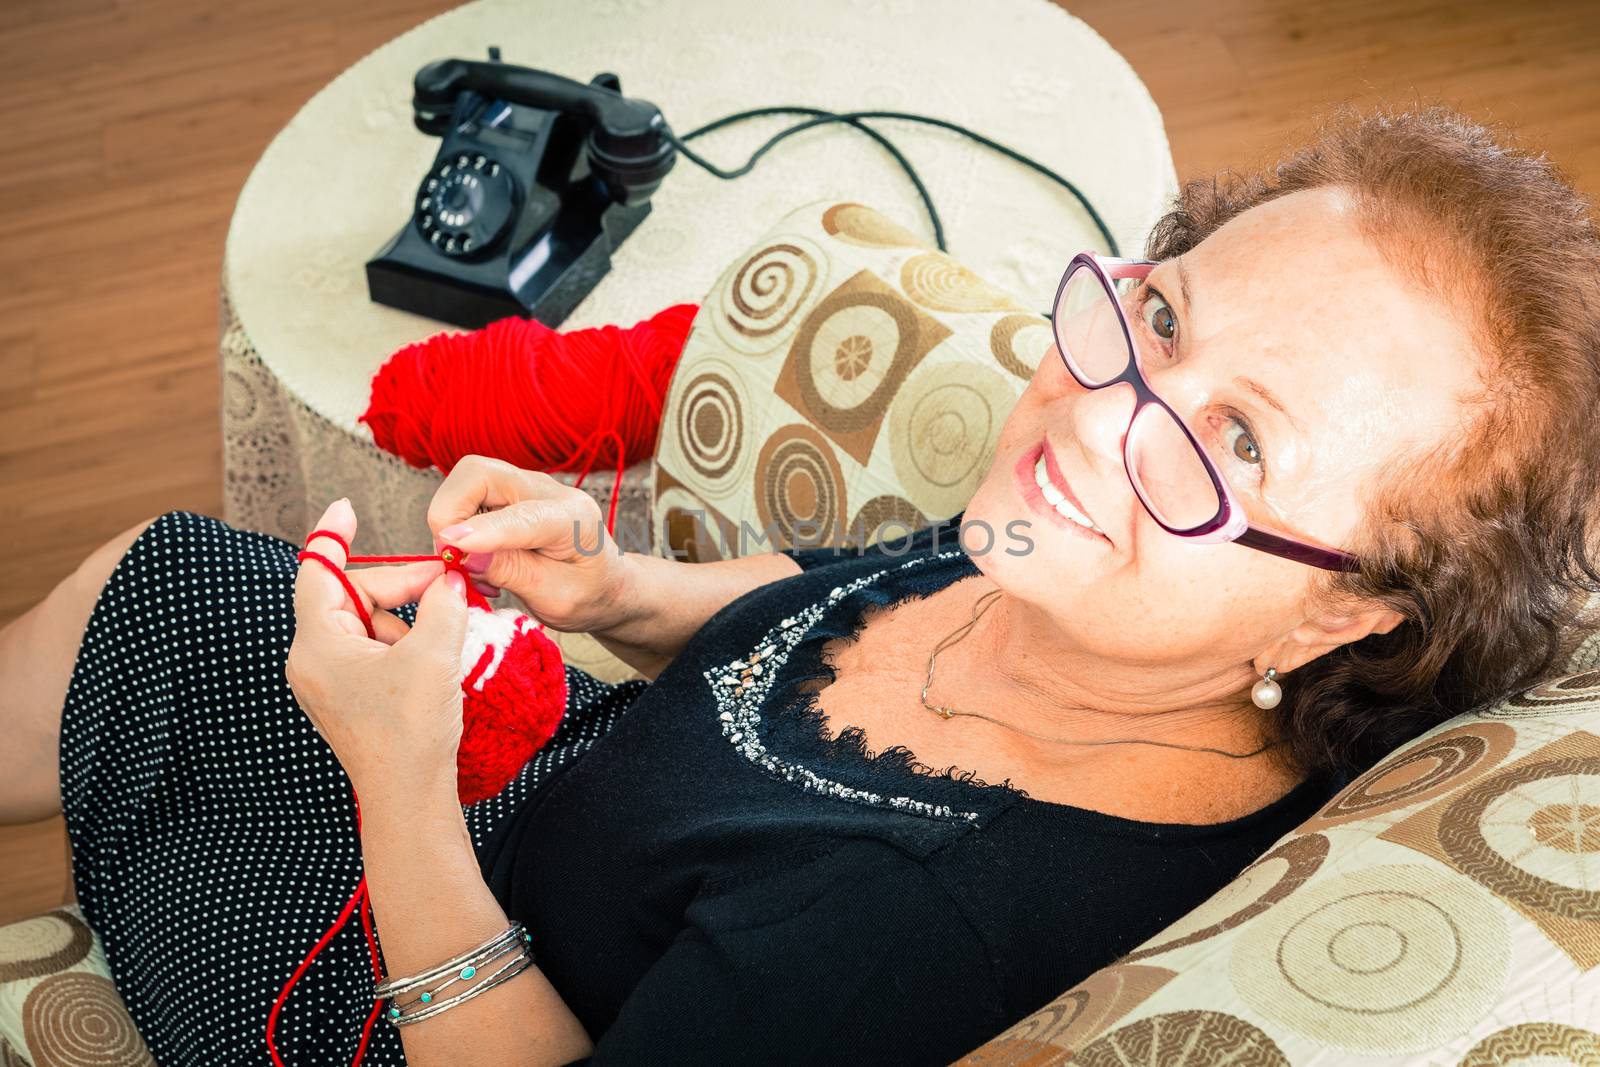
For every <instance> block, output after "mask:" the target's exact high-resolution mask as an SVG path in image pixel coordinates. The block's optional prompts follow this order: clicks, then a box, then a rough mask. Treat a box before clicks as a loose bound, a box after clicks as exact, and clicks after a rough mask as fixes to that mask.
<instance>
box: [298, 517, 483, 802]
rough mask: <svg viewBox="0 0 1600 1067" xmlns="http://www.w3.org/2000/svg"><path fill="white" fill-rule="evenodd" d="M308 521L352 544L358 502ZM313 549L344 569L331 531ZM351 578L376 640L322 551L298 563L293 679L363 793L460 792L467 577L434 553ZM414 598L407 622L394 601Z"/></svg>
mask: <svg viewBox="0 0 1600 1067" xmlns="http://www.w3.org/2000/svg"><path fill="white" fill-rule="evenodd" d="M313 529H323V530H332V531H333V532H335V533H337V534H339V535H340V536H342V537H343V538H344V539H345V541H346V542H347V543H354V540H355V533H356V516H355V511H354V510H353V509H352V508H351V507H350V504H349V501H346V500H340V501H335V502H334V503H333V504H332V505H331V506H330V507H329V508H328V510H327V512H326V513H325V514H324V515H323V516H322V518H321V519H320V520H319V521H318V522H317V525H316V526H315V527H313ZM307 548H308V549H310V550H311V551H314V552H317V553H319V554H321V555H322V556H325V557H326V558H327V559H328V560H329V561H330V562H332V563H333V564H334V565H335V566H337V567H338V568H339V569H340V570H341V571H343V570H344V567H345V562H346V561H345V552H344V549H343V548H341V547H340V546H339V543H338V542H337V541H335V540H333V539H332V538H328V537H319V538H317V539H316V540H314V541H312V542H311V543H310V544H309V545H308V546H307ZM347 577H348V578H349V579H350V581H351V584H352V585H354V586H355V588H356V591H357V593H358V594H359V595H360V596H361V597H362V600H363V606H364V607H366V608H367V610H368V613H369V614H370V615H371V617H372V621H373V629H374V630H375V631H376V633H377V638H376V639H374V638H369V637H368V636H367V630H366V627H365V626H364V625H363V624H362V622H361V618H360V616H359V615H358V614H357V613H356V610H355V606H354V605H353V604H352V603H351V601H350V597H349V594H348V593H347V592H346V591H345V588H344V585H343V583H341V582H340V581H339V579H338V577H337V576H336V575H334V574H333V573H332V572H331V571H330V570H329V569H328V568H327V567H326V566H325V565H323V564H322V563H320V562H318V561H317V560H313V559H306V560H303V561H301V564H300V571H299V573H298V575H297V576H296V578H295V587H294V612H295V631H294V642H293V643H292V644H291V645H290V646H289V656H288V660H287V661H286V663H285V664H284V676H285V678H287V679H288V682H289V688H290V689H292V690H293V691H294V695H295V699H296V700H297V701H299V703H300V707H301V708H302V709H303V710H304V711H305V713H306V715H307V717H308V718H310V719H311V721H312V724H313V725H315V726H316V728H317V732H318V733H320V734H321V735H322V738H323V740H325V741H327V742H328V745H329V747H331V748H332V749H333V751H334V755H336V756H337V757H338V759H339V763H340V764H341V765H342V766H343V767H344V769H345V773H346V774H348V775H349V776H350V780H351V781H352V782H353V783H354V784H355V786H356V792H357V793H358V794H364V793H366V792H367V791H368V790H377V789H382V790H385V791H394V790H398V791H399V792H398V793H397V794H396V795H401V794H403V793H406V792H413V791H418V790H423V789H432V788H441V787H444V786H446V785H448V787H449V788H450V789H451V795H454V788H455V786H454V783H455V781H456V756H457V750H458V749H459V747H460V743H461V712H462V696H463V694H462V691H461V677H462V666H461V647H462V644H463V643H464V641H465V639H466V628H467V604H466V597H465V589H464V586H463V585H462V580H461V576H460V575H459V574H456V573H454V572H446V571H445V569H444V564H443V563H442V562H440V563H432V562H429V563H415V564H411V565H409V566H406V567H392V568H374V569H371V570H362V571H351V572H348V574H347ZM412 601H416V602H417V616H416V620H417V621H416V624H415V625H414V626H411V627H409V628H407V627H406V625H405V623H404V622H403V621H402V620H401V619H400V618H399V617H397V616H395V615H393V614H392V613H390V612H389V611H388V610H387V609H389V608H394V607H398V606H400V605H401V604H408V603H411V602H412Z"/></svg>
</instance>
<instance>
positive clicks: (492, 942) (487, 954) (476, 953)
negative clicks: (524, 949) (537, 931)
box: [373, 921, 533, 1000]
mask: <svg viewBox="0 0 1600 1067" xmlns="http://www.w3.org/2000/svg"><path fill="white" fill-rule="evenodd" d="M532 940H533V938H532V936H531V935H530V934H528V933H527V931H526V930H524V929H523V926H522V923H520V922H516V921H513V922H512V924H511V925H510V926H508V927H506V929H505V930H503V931H501V932H500V933H499V934H497V935H495V936H494V937H492V938H490V939H489V940H488V941H485V942H484V943H483V944H481V945H479V946H478V947H477V948H474V949H469V950H468V951H466V952H463V953H462V954H461V955H459V956H457V957H455V958H454V959H449V960H446V961H445V962H443V963H441V964H439V965H438V966H437V967H430V968H429V969H428V970H426V971H423V972H422V973H421V974H414V975H412V976H410V977H409V978H385V979H384V980H383V981H381V982H379V983H378V984H377V985H376V986H374V987H373V995H374V996H375V997H376V998H377V999H379V1000H385V999H388V998H390V997H394V996H398V995H400V994H404V993H409V992H411V991H412V990H414V989H419V988H421V987H422V986H425V985H427V984H428V983H430V982H434V981H437V980H438V979H440V978H443V977H444V976H445V975H447V974H450V973H451V972H456V976H457V977H459V978H471V977H472V976H473V974H474V973H475V972H476V971H477V968H478V965H479V964H481V963H483V962H485V961H487V960H490V959H493V958H494V957H496V956H498V955H500V954H501V953H502V952H504V951H505V949H506V947H507V946H510V945H523V944H526V943H528V942H530V941H532Z"/></svg>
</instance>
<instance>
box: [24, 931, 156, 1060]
mask: <svg viewBox="0 0 1600 1067" xmlns="http://www.w3.org/2000/svg"><path fill="white" fill-rule="evenodd" d="M154 1063H155V1061H154V1060H153V1059H151V1058H150V1052H149V1050H148V1049H146V1048H145V1044H144V1039H143V1038H141V1037H140V1036H139V1032H138V1031H137V1030H135V1029H134V1026H133V1020H132V1019H130V1018H129V1017H128V1012H127V1009H126V1008H124V1007H123V1004H122V998H121V997H120V996H119V995H118V994H117V988H116V986H114V985H112V983H111V971H110V969H109V968H108V967H107V965H106V955H105V951H104V949H103V948H102V947H101V945H100V938H99V937H98V936H97V935H96V934H95V933H94V931H92V930H90V929H89V927H88V925H87V924H86V923H85V922H84V921H83V913H82V912H80V911H79V910H78V906H77V905H76V904H66V905H63V906H62V907H59V908H53V909H51V910H50V911H47V912H45V913H44V914H43V915H39V916H35V917H34V918H32V919H24V920H22V921H21V922H14V923H10V924H9V925H6V926H0V1067H12V1065H13V1064H32V1065H33V1067H88V1065H90V1064H93V1065H94V1067H151V1065H153V1064H154Z"/></svg>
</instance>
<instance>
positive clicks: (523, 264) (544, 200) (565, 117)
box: [367, 48, 677, 329]
mask: <svg viewBox="0 0 1600 1067" xmlns="http://www.w3.org/2000/svg"><path fill="white" fill-rule="evenodd" d="M414 88H415V93H414V96H413V98H412V108H413V110H414V111H415V114H416V125H417V128H418V129H419V130H421V131H422V132H423V133H426V134H429V135H430V136H433V137H440V138H443V143H442V144H440V146H439V154H438V155H437V156H435V157H434V160H433V164H432V166H431V167H430V168H429V170H428V173H427V175H426V176H425V177H424V178H423V179H422V181H421V183H420V184H419V185H418V186H417V194H416V198H415V200H414V201H413V204H412V214H411V218H410V219H409V220H408V221H407V222H406V224H405V225H404V226H402V227H401V229H400V232H399V233H397V234H395V236H394V238H393V239H392V240H390V241H389V243H388V244H387V245H385V246H384V247H383V249H382V250H381V251H380V252H379V253H378V254H377V256H376V257H374V258H373V259H371V260H369V261H368V262H367V289H368V291H369V292H370V293H371V295H372V299H373V300H375V301H377V302H378V303H380V304H387V305H389V306H390V307H397V308H401V309H403V310H406V311H412V312H416V313H417V314H419V315H426V316H428V317H429V318H434V319H439V320H441V321H444V322H450V323H455V324H456V325H459V326H465V327H468V328H474V329H475V328H477V327H480V326H484V325H487V324H488V323H490V322H493V321H494V320H496V319H502V318H505V317H507V316H510V315H521V316H527V317H532V318H535V319H538V320H539V321H540V322H542V323H544V324H545V325H547V326H558V325H560V324H561V322H562V320H564V319H565V318H566V317H567V315H568V314H569V313H570V312H571V311H572V309H573V308H574V307H576V306H577V304H578V302H579V301H580V300H582V299H583V298H584V297H585V296H587V295H588V294H589V292H590V290H592V289H593V288H594V287H595V285H596V284H597V283H598V282H599V281H600V279H601V278H603V277H605V274H606V272H607V271H608V270H610V269H611V253H612V252H613V251H614V250H615V249H616V248H617V246H619V245H620V244H621V243H622V242H623V241H624V240H625V239H626V238H627V237H628V235H629V234H630V233H632V232H633V231H634V228H635V227H637V226H638V225H639V223H640V222H642V221H643V220H644V217H645V216H646V215H648V214H649V213H650V197H651V195H652V194H654V193H655V191H656V188H657V187H658V186H659V185H660V184H661V180H662V179H663V178H664V177H666V175H667V172H668V171H670V170H671V169H672V165H673V163H675V162H676V161H677V150H676V148H675V147H674V145H673V144H672V142H671V141H670V140H669V139H668V136H667V134H668V131H667V128H666V122H665V120H664V119H663V118H662V115H661V111H660V109H658V108H657V107H655V105H653V104H649V103H646V102H645V101H643V100H630V99H628V98H627V97H625V96H623V95H622V91H621V90H622V85H621V82H620V81H619V80H618V78H617V76H616V75H615V74H597V75H595V77H594V78H593V79H591V80H590V82H589V83H588V84H587V85H584V84H582V83H580V82H576V81H573V80H572V79H570V78H563V77H561V76H560V75H558V74H551V73H549V72H548V71H542V70H530V69H529V68H527V67H516V66H511V65H509V64H505V63H501V62H500V50H499V49H497V48H491V49H489V61H488V62H477V61H471V60H465V59H445V60H440V61H438V62H436V63H430V64H428V65H427V66H425V67H423V68H422V69H421V70H419V71H418V72H417V76H416V79H415V82H414Z"/></svg>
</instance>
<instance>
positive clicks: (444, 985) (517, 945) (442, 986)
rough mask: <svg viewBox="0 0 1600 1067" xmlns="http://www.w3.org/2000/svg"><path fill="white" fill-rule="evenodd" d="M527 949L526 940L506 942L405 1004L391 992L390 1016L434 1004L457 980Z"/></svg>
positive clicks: (398, 1015) (398, 996)
mask: <svg viewBox="0 0 1600 1067" xmlns="http://www.w3.org/2000/svg"><path fill="white" fill-rule="evenodd" d="M527 949H528V946H527V944H526V943H525V942H522V941H508V942H506V944H505V945H504V946H503V947H502V948H500V949H498V950H497V951H496V952H495V953H494V954H493V955H490V956H483V955H480V956H478V957H477V958H476V962H475V963H473V964H472V965H471V966H469V967H463V968H462V969H461V970H460V971H458V972H453V973H448V974H447V975H446V977H445V978H444V981H442V982H440V983H439V984H438V985H436V986H434V987H433V988H431V989H428V990H426V991H424V992H423V993H422V994H421V995H420V996H417V997H414V998H412V999H411V1000H408V1001H406V1002H405V1003H404V1004H402V1003H400V995H399V994H391V995H390V998H389V1004H390V1007H389V1018H390V1019H391V1020H394V1019H398V1018H400V1014H401V1012H403V1011H404V1010H406V1009H407V1008H410V1007H413V1006H415V1005H417V1004H432V1003H433V1002H434V1001H435V1000H436V999H438V996H439V994H440V993H442V992H443V991H444V990H446V989H448V988H449V987H450V986H453V985H455V984H456V983H457V982H461V981H465V980H467V979H469V978H472V977H474V976H475V975H476V974H477V973H478V972H479V971H481V970H482V969H483V968H484V967H486V966H488V965H489V964H490V963H492V962H493V961H495V960H497V959H499V958H500V957H502V956H504V955H505V954H506V953H508V952H510V953H518V952H522V951H524V950H527ZM529 954H530V955H531V954H532V953H531V950H529ZM496 973H498V972H496Z"/></svg>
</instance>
